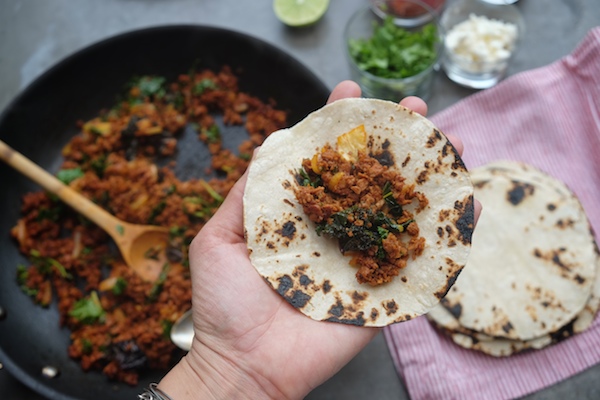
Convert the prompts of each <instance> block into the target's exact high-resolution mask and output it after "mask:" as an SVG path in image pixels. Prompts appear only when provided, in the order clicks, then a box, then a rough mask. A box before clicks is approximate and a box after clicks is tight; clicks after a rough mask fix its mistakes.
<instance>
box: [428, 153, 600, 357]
mask: <svg viewBox="0 0 600 400" xmlns="http://www.w3.org/2000/svg"><path fill="white" fill-rule="evenodd" d="M471 177H472V180H473V185H474V186H475V198H476V199H478V200H479V201H480V202H481V203H482V204H483V212H482V214H481V217H480V219H479V222H478V225H477V227H476V229H475V232H474V234H473V247H472V250H471V255H470V257H469V260H468V262H467V265H466V266H465V268H464V270H463V271H462V273H461V275H460V276H459V277H458V279H457V280H456V283H455V284H454V286H453V287H452V289H451V290H450V291H449V292H448V294H447V295H446V297H445V298H444V299H443V300H442V302H441V304H440V305H439V306H437V307H436V308H434V309H433V310H432V311H431V312H430V313H429V314H428V318H429V319H430V321H432V322H433V323H434V325H436V326H437V327H438V328H440V329H441V330H442V331H444V332H445V333H447V334H448V335H449V336H450V337H451V338H452V340H453V341H454V342H455V343H457V344H458V345H460V346H463V347H466V348H469V349H474V350H479V351H482V352H484V353H487V354H490V355H493V356H508V355H511V354H514V353H516V352H519V351H522V350H526V349H541V348H543V347H545V346H548V345H550V344H552V343H555V342H557V341H559V340H562V339H564V338H566V337H569V336H571V335H573V334H576V333H578V332H581V331H583V330H585V329H587V328H588V327H589V326H590V325H591V323H592V321H593V319H594V316H595V315H596V312H597V310H598V307H599V305H600V273H599V272H598V270H599V269H600V255H599V251H598V247H597V245H596V242H595V238H594V235H593V232H592V230H591V227H590V224H589V222H588V219H587V217H586V215H585V212H584V210H583V208H582V206H581V204H580V203H579V201H578V200H577V198H576V197H575V195H574V194H573V193H572V192H571V191H570V190H569V189H568V188H567V186H566V185H564V184H563V183H562V182H560V181H558V180H556V179H554V178H552V177H551V176H549V175H547V174H545V173H543V172H541V171H540V170H538V169H536V168H534V167H531V166H529V165H526V164H522V163H517V162H510V161H502V162H496V163H492V164H488V165H485V166H482V167H479V168H476V169H473V170H472V171H471Z"/></svg>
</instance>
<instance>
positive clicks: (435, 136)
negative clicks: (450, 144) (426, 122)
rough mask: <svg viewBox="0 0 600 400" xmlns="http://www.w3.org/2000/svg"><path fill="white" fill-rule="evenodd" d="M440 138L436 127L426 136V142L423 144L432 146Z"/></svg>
mask: <svg viewBox="0 0 600 400" xmlns="http://www.w3.org/2000/svg"><path fill="white" fill-rule="evenodd" d="M440 140H442V134H441V133H440V131H438V130H437V129H434V130H433V132H432V133H431V135H429V137H428V138H427V143H426V144H425V147H427V148H432V147H433V146H435V145H436V143H437V142H439V141H440Z"/></svg>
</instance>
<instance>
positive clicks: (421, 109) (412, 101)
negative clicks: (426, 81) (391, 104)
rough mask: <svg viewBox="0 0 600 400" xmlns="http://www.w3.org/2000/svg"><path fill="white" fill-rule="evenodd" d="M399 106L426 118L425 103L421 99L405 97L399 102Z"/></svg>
mask: <svg viewBox="0 0 600 400" xmlns="http://www.w3.org/2000/svg"><path fill="white" fill-rule="evenodd" d="M400 105H401V106H404V107H406V108H408V109H410V110H413V111H414V112H416V113H418V114H421V115H422V116H424V117H425V116H427V103H425V102H424V101H423V100H422V99H420V98H418V97H415V96H408V97H405V98H404V99H402V100H401V101H400Z"/></svg>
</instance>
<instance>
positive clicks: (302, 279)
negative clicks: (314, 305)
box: [300, 275, 313, 287]
mask: <svg viewBox="0 0 600 400" xmlns="http://www.w3.org/2000/svg"><path fill="white" fill-rule="evenodd" d="M312 282H313V281H312V279H310V278H309V277H308V276H306V275H302V276H300V285H302V286H304V287H307V286H308V285H310V284H311V283H312Z"/></svg>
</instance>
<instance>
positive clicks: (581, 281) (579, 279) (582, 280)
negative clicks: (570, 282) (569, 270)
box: [575, 274, 585, 285]
mask: <svg viewBox="0 0 600 400" xmlns="http://www.w3.org/2000/svg"><path fill="white" fill-rule="evenodd" d="M575 281H576V282H577V283H578V284H580V285H583V284H584V283H585V278H584V277H583V276H581V275H579V274H577V275H575Z"/></svg>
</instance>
